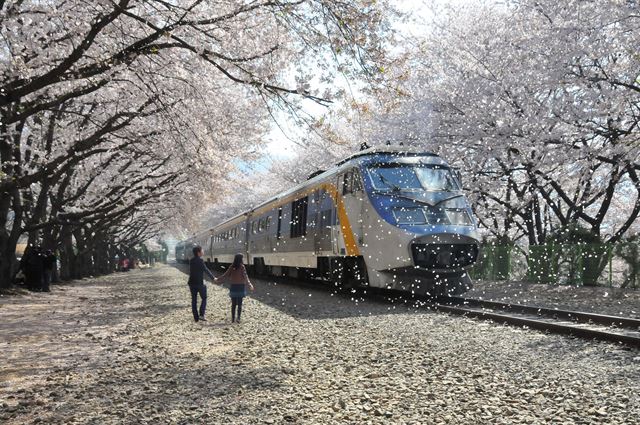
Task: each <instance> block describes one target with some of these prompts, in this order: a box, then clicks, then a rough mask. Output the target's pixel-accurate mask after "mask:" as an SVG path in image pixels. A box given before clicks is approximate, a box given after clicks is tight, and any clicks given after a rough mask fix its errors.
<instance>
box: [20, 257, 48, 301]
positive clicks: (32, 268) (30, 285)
mask: <svg viewBox="0 0 640 425" xmlns="http://www.w3.org/2000/svg"><path fill="white" fill-rule="evenodd" d="M23 260H24V263H23V264H22V270H23V271H24V280H25V283H26V284H27V289H29V290H30V291H42V276H43V273H44V256H43V255H42V249H41V248H40V247H39V246H36V247H33V248H28V251H27V253H25V256H24V258H23Z"/></svg>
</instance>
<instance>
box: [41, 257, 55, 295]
mask: <svg viewBox="0 0 640 425" xmlns="http://www.w3.org/2000/svg"><path fill="white" fill-rule="evenodd" d="M57 261H58V259H57V258H56V256H55V254H54V253H53V251H51V250H50V249H49V250H47V251H46V252H45V253H44V256H43V260H42V263H43V273H42V291H43V292H50V289H49V283H51V280H52V276H53V269H54V268H55V266H56V263H57Z"/></svg>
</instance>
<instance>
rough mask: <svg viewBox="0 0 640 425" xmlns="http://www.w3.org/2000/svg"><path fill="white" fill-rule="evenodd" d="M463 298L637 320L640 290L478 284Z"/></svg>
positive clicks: (510, 282) (492, 283) (495, 283)
mask: <svg viewBox="0 0 640 425" xmlns="http://www.w3.org/2000/svg"><path fill="white" fill-rule="evenodd" d="M463 296H465V297H468V298H478V299H482V300H489V301H498V302H503V303H504V302H507V303H514V304H526V305H535V306H538V307H547V308H557V309H560V310H576V311H585V312H589V313H598V314H608V315H612V316H623V317H631V318H636V319H640V289H622V288H608V287H602V286H597V287H589V286H572V285H544V284H533V283H527V282H512V281H499V282H492V281H479V282H475V283H474V287H473V289H472V290H471V291H469V292H467V293H466V294H464V295H463Z"/></svg>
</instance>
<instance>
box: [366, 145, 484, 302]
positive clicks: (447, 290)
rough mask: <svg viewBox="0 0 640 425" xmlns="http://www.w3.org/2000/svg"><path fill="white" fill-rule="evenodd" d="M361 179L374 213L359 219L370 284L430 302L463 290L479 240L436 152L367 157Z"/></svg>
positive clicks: (452, 174) (458, 190)
mask: <svg viewBox="0 0 640 425" xmlns="http://www.w3.org/2000/svg"><path fill="white" fill-rule="evenodd" d="M361 173H362V176H363V182H364V186H365V190H366V192H367V194H368V198H369V201H370V205H371V207H372V209H373V211H369V213H368V214H364V215H363V221H364V223H363V224H365V227H366V228H367V231H366V232H365V233H366V236H365V237H364V238H363V239H364V240H363V242H364V244H363V249H362V251H363V254H364V258H365V261H366V263H367V271H368V275H369V283H370V285H372V286H377V287H387V288H393V289H399V290H403V291H410V292H415V293H419V294H429V295H434V296H437V295H455V294H460V293H462V292H465V291H466V290H468V289H469V288H470V286H471V280H470V279H469V277H468V275H467V273H466V271H465V270H466V268H468V267H469V266H471V265H472V264H473V263H475V261H476V259H477V257H478V249H479V247H478V245H479V234H478V228H477V224H476V221H475V218H474V216H473V213H472V210H471V207H470V205H469V202H468V201H467V199H466V197H465V196H464V193H463V192H462V185H461V182H460V179H459V177H458V176H457V175H456V173H455V172H454V171H453V170H452V169H451V168H450V167H449V165H448V164H447V163H446V162H445V161H444V160H443V159H442V158H440V157H439V156H437V155H434V154H426V153H407V152H405V153H387V154H376V155H373V156H370V157H367V158H365V159H364V160H363V161H362V162H361Z"/></svg>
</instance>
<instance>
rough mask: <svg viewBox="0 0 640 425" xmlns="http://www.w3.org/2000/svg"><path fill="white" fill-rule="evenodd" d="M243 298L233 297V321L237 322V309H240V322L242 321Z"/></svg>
mask: <svg viewBox="0 0 640 425" xmlns="http://www.w3.org/2000/svg"><path fill="white" fill-rule="evenodd" d="M242 298H243V297H231V321H232V322H235V321H236V308H237V309H238V322H239V321H240V315H242Z"/></svg>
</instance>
